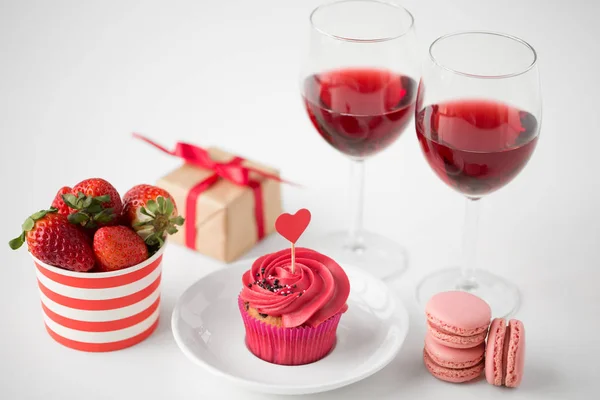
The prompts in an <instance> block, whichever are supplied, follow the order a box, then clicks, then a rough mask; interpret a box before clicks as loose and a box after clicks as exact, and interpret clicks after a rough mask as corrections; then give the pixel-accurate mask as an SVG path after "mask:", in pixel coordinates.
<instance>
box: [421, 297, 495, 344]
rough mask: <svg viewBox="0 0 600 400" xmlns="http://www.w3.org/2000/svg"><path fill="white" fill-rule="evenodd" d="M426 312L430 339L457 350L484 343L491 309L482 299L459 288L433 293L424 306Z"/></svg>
mask: <svg viewBox="0 0 600 400" xmlns="http://www.w3.org/2000/svg"><path fill="white" fill-rule="evenodd" d="M425 314H426V315H427V328H428V331H429V333H430V334H431V336H432V338H433V339H434V340H435V341H437V342H438V343H440V344H443V345H445V346H448V347H453V348H457V349H466V348H471V347H476V346H479V345H480V344H481V343H483V342H484V341H485V337H486V335H487V332H488V327H489V325H490V319H491V318H492V310H491V309H490V306H489V305H488V304H487V303H486V302H485V301H484V300H482V299H480V298H479V297H477V296H475V295H473V294H470V293H467V292H462V291H450V292H442V293H438V294H436V295H434V296H433V297H432V298H431V299H429V301H428V302H427V305H426V306H425Z"/></svg>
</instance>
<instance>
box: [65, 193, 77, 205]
mask: <svg viewBox="0 0 600 400" xmlns="http://www.w3.org/2000/svg"><path fill="white" fill-rule="evenodd" d="M62 198H63V201H64V202H65V204H66V205H68V206H69V207H71V208H77V197H75V195H73V194H71V193H67V194H63V195H62Z"/></svg>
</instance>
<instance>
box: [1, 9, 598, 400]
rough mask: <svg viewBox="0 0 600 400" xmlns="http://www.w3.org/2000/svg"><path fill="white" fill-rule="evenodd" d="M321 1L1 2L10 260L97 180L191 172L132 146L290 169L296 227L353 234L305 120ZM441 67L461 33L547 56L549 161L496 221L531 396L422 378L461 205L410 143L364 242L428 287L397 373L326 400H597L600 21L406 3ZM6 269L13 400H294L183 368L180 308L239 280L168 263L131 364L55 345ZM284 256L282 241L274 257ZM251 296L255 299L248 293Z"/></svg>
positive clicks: (6, 344) (380, 180) (571, 12)
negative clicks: (199, 287)
mask: <svg viewBox="0 0 600 400" xmlns="http://www.w3.org/2000/svg"><path fill="white" fill-rule="evenodd" d="M317 4H318V2H317V1H314V0H310V1H289V0H288V1H276V0H271V1H265V0H258V1H223V2H216V1H211V2H209V1H195V2H192V1H190V2H180V1H176V2H169V3H168V5H167V2H150V1H146V2H142V1H122V2H120V1H119V2H117V1H103V2H100V1H96V2H90V1H74V0H73V1H69V2H65V1H54V2H46V1H39V2H32V1H12V2H9V1H6V0H3V1H0V135H1V138H2V144H1V145H0V163H1V173H2V183H3V187H2V190H1V193H2V196H0V203H1V204H0V207H1V209H2V225H1V227H0V238H1V239H2V241H3V242H4V243H5V242H8V240H9V239H10V238H12V237H14V236H16V235H17V234H18V233H19V227H20V224H21V223H22V221H23V220H24V218H25V217H26V216H28V215H29V214H31V213H32V212H34V211H37V210H38V209H40V208H44V207H47V206H48V205H49V203H50V201H51V199H52V197H53V195H54V193H55V191H56V190H57V189H58V188H59V187H60V186H63V185H65V184H69V185H73V184H75V183H76V182H78V181H80V180H82V179H84V178H88V177H91V176H100V177H104V178H106V179H108V180H109V181H111V182H112V183H113V184H114V185H115V186H116V187H117V188H118V189H119V190H120V191H121V192H122V193H124V192H125V191H126V190H127V189H128V188H129V187H131V186H133V185H135V184H137V183H142V182H150V183H152V182H154V181H155V180H156V179H157V178H158V177H159V176H161V175H162V174H164V173H166V172H168V171H169V170H170V169H172V168H174V167H176V166H177V165H178V164H179V163H178V161H176V160H173V159H169V158H167V157H166V156H163V155H161V154H159V153H158V152H157V151H155V150H153V149H152V148H150V147H149V146H146V145H144V144H142V143H141V142H137V141H134V140H133V139H131V138H130V132H131V131H133V130H137V131H139V132H143V133H145V134H147V135H150V136H151V137H153V138H154V139H156V140H158V141H159V142H162V143H164V144H166V145H169V146H170V145H172V144H174V142H175V141H177V140H187V141H192V142H195V143H198V144H201V145H207V146H208V145H220V146H222V147H225V148H227V149H229V150H232V151H234V152H237V153H239V154H241V155H243V156H247V157H252V158H255V159H260V160H264V161H265V162H267V163H269V164H272V165H275V166H278V167H280V168H281V170H282V172H283V175H284V176H285V177H286V178H288V179H290V180H294V181H297V182H300V183H302V184H304V185H306V188H305V189H294V188H289V187H286V188H284V206H285V208H286V210H288V211H295V210H296V209H298V208H300V207H308V208H310V209H311V210H312V212H313V223H312V224H311V226H310V227H309V230H308V231H307V232H306V234H305V235H306V236H307V238H310V237H314V236H316V235H318V234H321V233H323V232H325V231H326V230H327V229H330V228H338V227H341V226H343V224H344V221H345V219H346V218H347V215H348V214H347V211H346V208H345V206H346V202H345V196H344V193H345V192H344V191H345V190H346V189H347V184H348V182H347V180H346V177H347V176H348V171H347V168H348V162H347V161H346V160H345V159H344V157H342V156H341V155H339V154H337V153H336V151H335V150H333V149H331V148H330V147H329V146H328V145H327V144H325V142H324V141H323V140H322V139H321V138H319V136H318V135H317V133H316V132H315V130H314V128H313V127H312V126H311V125H310V122H309V120H308V118H307V117H306V115H305V112H304V110H303V108H302V105H301V99H300V95H299V93H298V79H297V78H298V76H297V73H298V70H299V66H300V61H301V57H302V54H303V50H304V46H305V43H306V39H307V35H308V33H307V32H308V31H307V30H308V25H307V23H308V14H309V12H310V11H311V10H312V8H313V7H314V6H316V5H317ZM402 4H403V5H405V6H406V7H407V8H409V9H410V10H411V11H412V12H413V13H414V15H415V18H416V21H417V25H416V26H417V33H418V35H419V39H420V41H421V49H422V50H423V52H425V50H426V46H427V45H428V44H429V43H430V42H431V41H432V40H433V39H435V38H436V37H437V36H439V35H441V34H444V33H447V32H449V31H455V30H462V29H488V30H497V31H504V32H507V33H511V34H514V35H517V36H521V37H522V38H524V39H525V40H527V41H529V42H530V43H531V44H532V45H533V46H534V47H535V48H536V49H537V50H538V52H539V65H540V71H541V77H542V85H543V87H542V90H543V98H544V116H543V124H542V130H541V136H540V141H539V145H538V147H537V150H536V152H535V153H534V155H533V157H532V159H531V161H530V163H529V164H528V166H527V168H525V170H524V172H522V173H521V175H520V176H519V177H517V179H515V181H513V182H512V183H511V184H510V185H508V186H507V187H505V188H504V189H502V190H501V191H499V192H497V193H495V194H493V195H492V196H490V197H489V198H488V199H485V200H484V201H485V203H484V207H483V216H482V225H481V229H480V231H481V238H480V247H479V249H480V251H479V257H480V258H479V259H480V261H481V265H482V266H483V267H485V268H489V269H491V270H493V271H495V272H497V273H498V274H501V275H503V276H506V277H509V278H510V279H512V280H513V281H514V282H516V283H517V284H518V285H519V287H520V288H521V289H522V292H523V296H524V301H523V305H522V308H521V310H520V311H519V313H518V315H517V317H518V318H520V319H522V320H523V322H524V323H525V326H526V329H527V340H528V343H527V362H526V367H525V368H526V369H525V377H524V381H523V384H522V386H521V387H520V388H519V389H517V390H503V389H501V388H496V387H493V386H490V385H488V384H487V383H485V381H482V382H478V383H475V384H471V385H451V384H446V383H443V382H440V381H437V380H435V379H434V378H433V377H431V376H430V375H429V374H428V373H427V372H426V370H425V368H424V367H423V365H422V362H421V352H422V341H423V334H424V331H425V324H424V317H423V315H422V311H421V310H420V309H419V308H418V307H417V305H416V303H415V301H414V288H415V285H416V283H417V282H418V280H419V279H420V278H421V277H422V276H423V275H424V274H426V273H428V272H430V271H433V270H435V269H437V268H441V267H443V266H446V265H448V264H452V263H453V262H455V261H457V260H458V257H457V256H458V255H459V254H460V251H459V250H460V248H459V246H460V232H461V228H462V216H463V200H462V198H461V197H460V196H459V195H458V194H455V193H454V192H453V191H452V190H451V189H449V188H448V187H446V186H445V185H444V184H443V183H442V182H441V181H440V180H439V179H438V178H437V177H436V176H434V174H433V172H432V171H430V169H429V167H428V166H427V164H426V162H425V160H424V158H423V156H422V154H421V152H420V150H419V148H418V144H417V140H416V137H415V133H414V131H413V129H412V127H411V128H410V129H408V130H407V132H406V133H405V134H404V135H403V136H402V137H401V138H400V140H399V141H398V142H397V143H396V144H394V145H393V146H391V147H390V148H389V149H388V150H387V151H385V152H384V153H382V154H380V155H378V156H376V157H375V158H373V159H372V160H370V161H369V163H368V165H367V191H368V192H367V196H366V199H367V208H366V212H365V217H366V222H365V225H366V227H367V228H370V229H371V230H374V231H377V232H379V233H382V234H385V235H388V236H390V237H392V238H394V239H395V240H397V241H399V242H401V243H403V244H405V245H406V246H407V248H408V249H409V251H410V256H411V264H410V269H409V271H408V272H407V273H406V274H405V275H404V276H403V277H402V279H401V280H400V281H398V282H395V283H394V284H393V287H394V290H395V291H396V293H397V294H398V296H399V297H400V298H401V299H403V300H404V301H405V303H406V305H407V307H408V308H409V311H410V313H411V330H410V333H409V335H408V338H407V341H406V344H405V346H404V348H403V349H402V350H401V352H400V354H399V356H398V357H397V358H396V359H395V360H394V361H393V362H392V363H391V364H390V365H389V366H388V367H387V368H386V369H384V370H383V371H381V372H380V373H378V374H376V375H374V376H373V377H371V378H369V379H367V380H365V381H363V382H360V383H358V384H355V385H352V386H349V387H347V388H344V389H341V390H337V391H334V392H330V393H327V394H321V395H315V396H311V397H307V398H311V399H333V398H346V399H363V398H373V399H375V398H377V399H379V398H381V399H399V398H407V399H408V398H419V399H429V398H431V399H433V398H439V397H440V396H444V397H445V398H461V399H475V398H477V399H479V398H481V397H485V398H514V399H537V398H544V399H550V398H557V399H558V398H571V399H575V398H577V399H584V398H585V399H587V398H596V397H597V390H596V387H595V385H594V382H593V381H592V380H593V378H594V377H595V378H597V377H598V374H597V366H595V365H594V362H595V361H596V360H597V359H598V356H600V351H599V350H600V339H598V334H597V332H598V330H599V329H600V317H599V314H598V305H599V304H600V294H599V293H600V291H599V290H598V288H597V287H598V279H599V278H600V273H599V272H598V268H599V267H600V262H599V259H600V246H598V244H599V242H600V228H599V223H600V218H599V211H598V205H599V204H600V190H599V183H598V176H597V170H598V166H597V162H596V158H597V148H598V147H599V146H600V136H599V135H598V130H599V129H600V124H599V120H598V114H599V113H598V109H597V106H598V98H597V95H596V93H597V91H598V89H600V78H599V76H600V75H599V74H598V70H599V65H598V60H599V59H600V58H599V54H598V53H599V50H598V49H599V48H598V45H597V39H598V37H599V36H600V28H599V24H598V21H597V17H598V15H600V7H599V3H598V2H595V1H587V0H578V1H571V2H569V3H568V4H567V3H566V2H559V1H542V0H540V1H522V0H503V1H488V0H486V1H483V0H453V1H443V0H439V1H433V0H423V1H417V0H404V1H403V2H402ZM3 246H4V247H1V248H2V250H1V252H0V254H1V257H2V258H1V261H2V262H1V263H0V264H1V266H2V271H1V274H2V275H1V277H0V314H1V316H2V323H1V325H0V398H2V399H29V398H43V399H61V400H68V399H78V400H79V399H82V398H85V399H89V400H92V399H103V400H104V399H120V398H130V399H133V398H136V399H137V398H143V399H166V398H169V399H188V398H189V399H191V398H194V399H198V398H201V399H218V398H247V399H259V398H260V399H269V398H275V397H270V396H264V395H256V394H252V393H245V392H240V391H237V390H236V389H235V388H233V387H229V386H227V385H223V384H221V382H220V381H218V380H216V379H214V378H213V377H212V376H210V375H208V374H207V373H206V372H205V371H203V370H201V369H198V368H197V367H195V366H194V365H193V364H192V363H191V362H190V361H188V360H187V359H186V358H185V357H184V356H183V354H182V353H181V352H180V351H179V350H178V348H177V347H176V345H175V342H174V340H173V338H172V334H171V330H170V314H171V310H172V308H173V306H174V304H175V301H176V299H177V298H178V296H179V295H180V294H181V293H182V292H183V291H184V290H185V288H187V287H188V286H189V285H190V284H192V283H193V282H194V281H196V280H197V279H198V278H199V277H201V276H203V275H204V274H206V273H208V272H210V271H213V270H215V269H217V268H222V267H223V265H222V264H220V263H217V262H215V261H212V260H209V259H206V258H204V257H202V256H200V255H197V254H195V253H193V252H191V251H188V250H186V249H183V248H178V247H175V246H171V248H169V249H168V251H167V253H166V255H165V264H164V273H163V286H162V290H163V296H162V303H161V312H162V319H161V322H160V325H159V328H158V330H157V332H156V333H155V334H153V335H152V336H151V337H150V338H149V339H148V340H146V341H145V342H143V343H142V344H140V345H137V346H135V347H133V348H130V349H128V350H125V351H120V352H116V353H109V354H86V353H80V352H76V351H73V350H69V349H66V348H63V347H61V346H60V345H58V344H56V343H54V342H53V341H52V340H51V339H50V337H49V336H48V335H47V334H46V332H45V330H44V328H43V324H42V319H41V316H40V314H41V310H40V304H39V298H38V294H37V288H36V282H35V275H34V270H33V267H32V264H31V261H30V258H29V256H28V255H27V252H26V251H25V250H21V251H19V252H12V251H10V250H9V248H8V246H7V245H3ZM283 246H285V243H284V242H283V240H282V239H280V238H279V237H276V236H272V237H270V238H268V239H267V240H266V241H264V242H263V243H261V244H260V245H259V246H257V247H256V248H254V249H253V250H252V251H251V252H250V253H249V254H248V256H257V255H260V254H263V253H265V252H267V251H272V250H276V249H279V248H281V247H283ZM233 284H236V283H233Z"/></svg>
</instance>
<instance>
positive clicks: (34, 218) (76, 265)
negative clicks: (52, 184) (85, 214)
mask: <svg viewBox="0 0 600 400" xmlns="http://www.w3.org/2000/svg"><path fill="white" fill-rule="evenodd" d="M57 211H58V210H57V209H56V208H51V209H50V210H42V211H39V212H37V213H35V214H33V215H31V216H30V217H29V218H27V219H26V220H25V222H24V223H23V232H22V233H21V235H20V236H19V237H17V238H15V239H13V240H11V241H10V242H9V245H10V247H11V248H12V249H13V250H16V249H18V248H19V247H21V246H22V245H23V243H25V241H27V246H28V247H29V251H30V252H31V254H32V255H33V256H34V257H36V258H37V259H38V260H40V261H42V262H45V263H46V264H50V265H54V266H56V267H60V268H64V269H68V270H71V271H77V272H85V271H89V270H91V269H92V268H93V267H94V263H95V260H94V252H93V251H92V247H91V246H90V244H89V242H88V238H87V237H86V235H85V233H83V232H82V231H81V230H80V229H79V228H78V227H77V226H75V225H73V224H71V223H69V221H68V219H67V217H66V216H65V215H63V214H59V213H57Z"/></svg>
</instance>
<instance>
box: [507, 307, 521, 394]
mask: <svg viewBox="0 0 600 400" xmlns="http://www.w3.org/2000/svg"><path fill="white" fill-rule="evenodd" d="M508 325H509V329H508V330H509V332H510V338H506V339H505V340H509V342H508V353H507V357H506V366H505V367H506V373H505V378H504V384H505V385H506V386H507V387H511V388H516V387H518V386H519V385H520V384H521V380H522V379H523V367H524V365H525V327H524V326H523V323H522V322H521V321H519V320H516V319H511V320H510V321H509V322H508Z"/></svg>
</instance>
